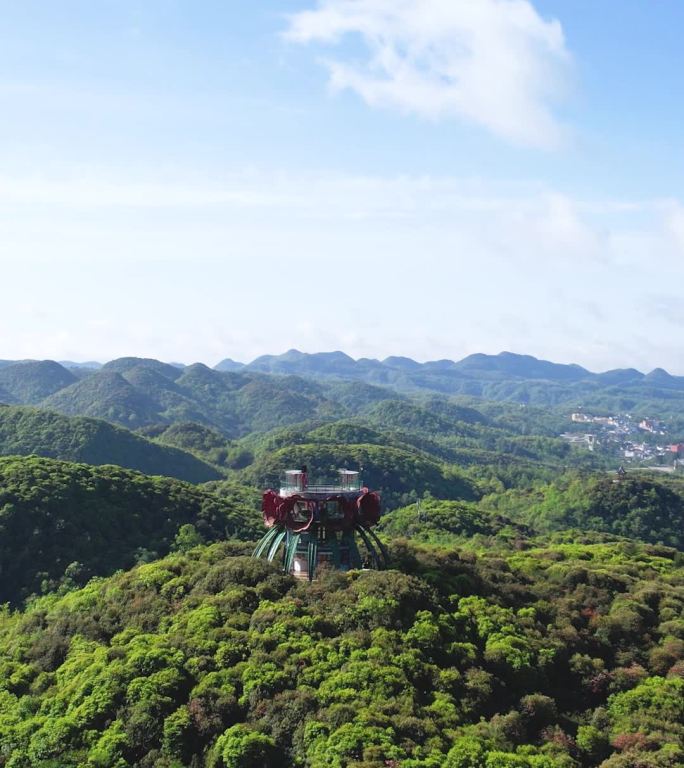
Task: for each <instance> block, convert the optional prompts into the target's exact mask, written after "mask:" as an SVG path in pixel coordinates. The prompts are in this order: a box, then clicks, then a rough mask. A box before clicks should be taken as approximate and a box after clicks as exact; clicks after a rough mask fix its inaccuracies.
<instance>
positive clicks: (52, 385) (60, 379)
mask: <svg viewBox="0 0 684 768" xmlns="http://www.w3.org/2000/svg"><path fill="white" fill-rule="evenodd" d="M76 380H77V379H76V377H75V376H74V374H73V373H70V372H69V371H67V369H66V368H64V367H63V366H61V365H60V364H59V363H55V362H53V361H52V360H42V361H28V362H22V363H12V364H10V365H6V366H4V367H2V368H0V389H2V390H4V391H5V392H7V393H8V394H9V395H10V396H11V397H13V398H14V401H15V402H17V403H23V404H26V405H33V404H36V403H39V402H40V401H41V400H44V399H45V398H46V397H49V396H50V395H52V394H53V393H54V392H58V391H59V390H61V389H64V388H65V387H68V386H69V385H70V384H73V383H74V382H75V381H76Z"/></svg>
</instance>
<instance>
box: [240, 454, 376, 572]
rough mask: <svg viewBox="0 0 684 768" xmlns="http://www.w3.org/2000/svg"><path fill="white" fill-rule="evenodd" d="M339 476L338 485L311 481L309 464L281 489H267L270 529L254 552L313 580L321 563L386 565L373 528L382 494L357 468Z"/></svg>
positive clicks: (265, 504)
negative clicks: (367, 485) (364, 482)
mask: <svg viewBox="0 0 684 768" xmlns="http://www.w3.org/2000/svg"><path fill="white" fill-rule="evenodd" d="M337 475H338V477H337V481H336V482H334V483H330V484H325V483H319V482H315V483H310V482H309V474H308V471H307V468H306V467H305V466H304V467H302V468H301V469H289V470H287V471H286V472H285V479H284V481H283V483H282V485H281V487H280V489H279V491H278V492H276V491H274V490H271V489H269V490H267V491H265V492H264V495H263V498H262V504H261V509H262V512H263V514H264V524H265V525H266V527H267V528H268V529H269V530H268V531H267V532H266V534H265V535H264V536H263V537H262V539H261V541H260V542H259V544H258V545H257V547H256V549H255V550H254V555H253V556H254V557H264V556H265V557H266V558H267V559H268V560H269V561H270V562H273V561H276V562H281V563H282V566H283V570H284V571H285V572H286V573H291V574H292V575H293V576H295V577H297V578H299V579H308V580H309V581H312V580H313V578H314V576H315V574H316V568H317V567H318V566H319V565H322V564H325V565H327V566H329V567H331V568H335V569H337V570H342V571H348V570H349V569H350V568H364V567H366V568H368V567H370V568H377V569H382V568H384V567H385V566H386V565H387V553H386V550H385V547H384V546H383V544H382V542H381V541H380V539H378V537H377V536H376V535H375V533H374V532H373V531H372V530H371V528H372V527H373V526H374V525H375V524H376V523H377V522H378V520H379V519H380V496H379V495H378V494H377V493H375V492H374V491H369V490H368V488H365V487H363V486H362V485H361V480H360V477H359V473H358V472H355V471H353V470H349V469H340V470H338V472H337ZM357 536H358V541H357ZM359 544H361V547H362V548H361V549H359Z"/></svg>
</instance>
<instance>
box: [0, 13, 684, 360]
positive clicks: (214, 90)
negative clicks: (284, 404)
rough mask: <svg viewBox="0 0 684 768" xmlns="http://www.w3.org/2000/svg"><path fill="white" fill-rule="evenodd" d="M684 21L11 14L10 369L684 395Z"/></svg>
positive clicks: (0, 34)
mask: <svg viewBox="0 0 684 768" xmlns="http://www.w3.org/2000/svg"><path fill="white" fill-rule="evenodd" d="M683 24H684V3H682V2H681V0H659V2H658V3H646V2H643V0H601V2H600V3H598V2H596V0H534V2H530V1H528V0H277V2H276V1H275V0H260V2H258V3H246V2H244V1H242V2H238V0H192V1H191V0H97V1H96V2H93V0H62V2H60V3H48V2H45V0H41V1H40V2H38V1H37V0H22V2H21V3H17V2H14V1H10V0H0V297H1V300H0V358H2V359H23V358H41V359H42V358H50V359H68V360H77V361H83V360H100V361H104V360H108V359H112V358H115V357H119V356H124V355H137V356H145V357H155V358H159V359H164V360H173V361H181V362H186V363H191V362H195V361H202V362H205V363H208V364H215V363H216V362H218V361H219V360H221V359H223V358H226V357H230V358H233V359H236V360H241V361H249V360H251V359H253V358H254V357H256V356H258V355H260V354H265V353H273V354H277V353H280V352H284V351H285V350H287V349H289V348H293V347H294V348H297V349H301V350H304V351H308V352H315V351H331V350H336V349H341V350H344V351H345V352H347V353H348V354H351V355H352V356H354V357H362V356H363V357H377V358H380V359H382V358H384V357H386V356H388V355H407V356H410V357H413V358H415V359H417V360H421V361H424V360H431V359H440V358H450V359H460V358H462V357H464V356H465V355H467V354H470V353H473V352H487V353H498V352H500V351H502V350H508V351H513V352H519V353H524V354H532V355H535V356H537V357H542V358H546V359H550V360H554V361H557V362H575V363H579V364H582V365H584V366H586V367H588V368H590V369H592V370H606V369H610V368H616V367H630V366H634V367H637V368H639V369H641V370H644V371H648V370H650V369H652V368H654V367H658V366H660V367H664V368H666V369H667V370H669V371H670V372H672V373H677V374H684V344H683V343H682V341H683V340H684V131H682V129H681V126H682V125H684V98H683V97H684V93H683V91H684V81H683V80H682V78H681V72H682V70H683V69H684V50H683V49H682V47H681V44H680V30H681V29H682V25H683Z"/></svg>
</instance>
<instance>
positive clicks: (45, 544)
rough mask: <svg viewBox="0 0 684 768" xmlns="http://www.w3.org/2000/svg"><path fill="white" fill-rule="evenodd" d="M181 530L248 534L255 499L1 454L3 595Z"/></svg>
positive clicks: (77, 578) (207, 535) (48, 583)
mask: <svg viewBox="0 0 684 768" xmlns="http://www.w3.org/2000/svg"><path fill="white" fill-rule="evenodd" d="M184 526H189V527H186V528H183V527H184ZM181 529H183V531H182V535H181V538H180V541H181V542H182V541H184V540H189V541H193V542H194V543H198V542H201V541H216V540H218V539H224V538H231V537H235V538H242V539H254V538H255V537H256V536H257V532H258V531H259V530H260V529H261V520H260V516H259V515H258V513H257V511H256V509H255V508H254V506H252V505H246V504H241V503H236V502H235V500H234V499H233V498H232V497H219V496H217V495H215V494H213V493H210V492H208V491H204V490H201V489H199V488H197V487H195V486H192V485H189V484H187V483H182V482H180V481H177V480H171V479H168V478H163V477H148V476H146V475H142V474H139V473H137V472H131V471H129V470H125V469H121V468H119V467H113V466H106V467H91V466H87V465H85V464H73V463H69V462H62V461H55V460H52V459H41V458H36V457H30V458H16V457H11V458H0V603H3V602H5V601H10V602H12V603H15V604H16V603H19V602H20V601H21V600H22V599H23V598H25V597H27V596H28V595H31V594H33V593H36V592H41V591H45V590H47V589H51V588H54V587H56V586H58V585H59V583H60V581H64V580H66V583H67V585H74V584H82V583H85V581H87V579H89V578H90V577H91V576H97V575H104V574H110V573H113V572H114V571H115V570H117V569H119V568H130V567H131V566H132V565H134V564H135V563H136V562H137V561H141V560H142V561H145V560H150V559H154V558H156V557H159V556H162V555H165V554H166V553H167V552H168V551H169V550H170V549H171V547H172V546H174V543H177V537H178V535H179V533H181Z"/></svg>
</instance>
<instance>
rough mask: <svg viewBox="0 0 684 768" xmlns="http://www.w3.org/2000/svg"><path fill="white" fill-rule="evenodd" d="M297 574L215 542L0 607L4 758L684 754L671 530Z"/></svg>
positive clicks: (579, 758) (614, 759) (676, 566)
mask: <svg viewBox="0 0 684 768" xmlns="http://www.w3.org/2000/svg"><path fill="white" fill-rule="evenodd" d="M392 556H393V562H394V564H395V565H394V567H395V569H396V570H392V571H389V572H384V573H383V572H367V573H359V572H355V573H350V574H348V575H344V574H340V575H333V574H331V575H330V576H328V577H325V578H322V579H321V580H320V581H319V582H317V583H316V584H314V585H308V584H301V583H296V582H295V581H293V580H292V579H291V578H290V577H287V576H284V575H281V574H279V573H277V571H276V570H275V569H273V568H271V567H270V566H268V565H266V564H264V563H262V562H260V561H254V560H251V559H247V558H243V557H235V556H234V548H233V547H231V546H229V545H226V544H217V545H214V546H212V547H210V548H204V547H202V548H198V549H194V550H191V551H189V552H187V553H184V554H176V555H173V556H171V557H168V558H166V559H165V560H162V561H160V562H158V563H153V564H149V565H143V566H140V567H138V568H136V569H134V570H132V571H130V572H128V573H125V574H120V575H117V576H114V577H111V578H110V579H107V580H104V581H94V582H93V583H91V584H90V585H88V586H87V587H86V588H85V589H84V590H82V591H77V592H73V593H70V594H67V595H65V596H63V597H46V598H43V599H41V600H38V601H36V602H34V603H33V604H32V605H31V606H30V607H29V608H28V609H27V610H26V611H25V612H23V613H14V614H9V613H6V614H5V615H4V616H3V617H2V618H1V619H0V668H1V669H2V671H3V674H2V676H0V701H1V702H2V708H1V711H2V715H1V716H0V764H5V765H7V766H12V768H18V766H31V768H48V766H49V767H50V768H54V766H60V768H69V767H70V766H74V768H76V766H79V767H80V766H93V767H95V766H99V767H102V768H104V767H110V766H117V767H118V768H124V766H128V765H137V766H155V767H156V768H172V767H173V768H179V767H180V766H211V768H219V767H220V768H255V767H257V766H260V767H262V768H276V767H278V768H286V767H289V766H298V765H299V766H309V767H310V768H387V766H396V767H397V768H399V767H401V768H442V767H443V766H445V767H446V768H480V767H481V766H482V767H484V768H504V767H505V768H511V767H513V768H527V767H528V766H529V767H530V768H580V767H589V766H598V765H601V766H602V768H626V767H627V766H632V767H635V766H646V767H651V766H652V767H653V768H656V767H658V768H662V767H663V766H673V767H674V766H678V765H681V764H682V762H684V666H683V665H684V615H683V614H684V571H683V570H682V559H681V555H679V554H678V553H677V552H676V551H675V550H673V549H668V548H663V547H659V548H655V547H650V546H647V545H643V544H638V543H610V542H605V543H601V542H598V541H596V542H595V541H592V539H591V538H589V537H586V538H585V541H584V542H582V543H580V542H578V543H553V542H550V541H546V542H544V541H539V542H536V543H535V542H531V541H528V542H527V543H525V544H524V545H521V546H519V547H518V548H517V549H513V550H511V549H510V548H509V547H508V546H504V547H499V548H492V549H491V550H490V551H487V550H484V551H482V552H480V553H477V554H475V553H473V552H470V551H459V550H458V549H449V550H443V549H421V548H419V547H416V546H414V545H410V544H408V543H406V542H403V541H396V542H395V543H394V544H393V546H392Z"/></svg>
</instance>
